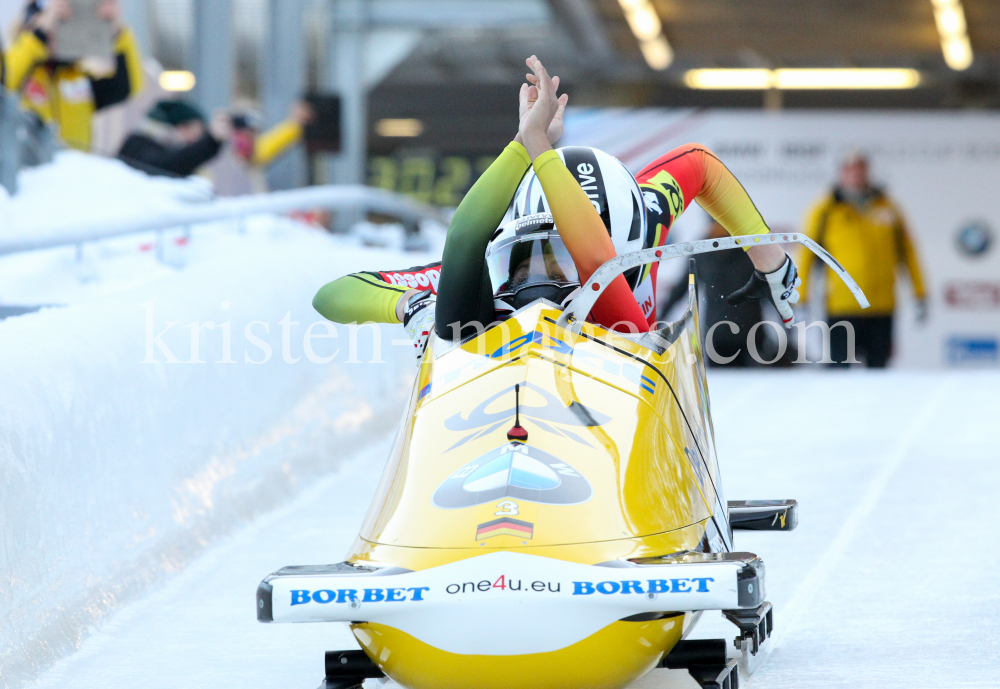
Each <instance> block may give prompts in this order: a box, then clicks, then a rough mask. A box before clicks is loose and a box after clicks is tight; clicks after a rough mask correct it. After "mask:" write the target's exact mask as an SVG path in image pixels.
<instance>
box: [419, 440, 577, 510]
mask: <svg viewBox="0 0 1000 689" xmlns="http://www.w3.org/2000/svg"><path fill="white" fill-rule="evenodd" d="M593 494H594V490H593V488H591V486H590V482H589V481H587V479H586V478H584V477H583V476H581V475H580V473H579V472H578V471H577V470H576V469H574V468H573V467H571V466H570V465H569V464H566V463H565V462H563V461H562V460H561V459H559V458H558V457H553V456H552V455H550V454H549V453H547V452H543V451H541V450H539V449H538V448H535V447H531V446H529V445H523V444H521V443H510V444H509V445H504V446H503V447H499V448H497V449H495V450H493V451H491V452H487V453H486V454H485V455H483V456H481V457H477V458H476V459H474V460H472V461H471V462H469V463H468V464H466V465H465V466H463V467H462V468H461V469H459V470H458V471H456V472H455V473H454V474H452V475H451V476H449V477H448V478H447V479H445V480H444V482H443V483H442V484H441V485H440V486H439V487H438V489H437V490H436V491H434V498H433V500H434V506H435V507H440V508H442V509H446V510H451V509H458V508H460V507H472V506H473V505H482V504H484V503H488V502H496V501H497V500H500V499H502V498H514V499H515V500H527V501H528V502H538V503H542V504H546V505H578V504H580V503H582V502H587V501H588V500H590V498H591V496H593Z"/></svg>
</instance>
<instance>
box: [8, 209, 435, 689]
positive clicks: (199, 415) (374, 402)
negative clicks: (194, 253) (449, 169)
mask: <svg viewBox="0 0 1000 689" xmlns="http://www.w3.org/2000/svg"><path fill="white" fill-rule="evenodd" d="M258 224H259V223H258ZM265 225H266V227H265V229H264V230H262V231H260V232H257V233H254V232H251V233H250V235H249V236H246V237H239V238H238V241H234V240H236V239H237V238H236V237H235V236H234V238H233V240H231V241H228V242H227V243H226V247H227V248H226V250H225V251H221V250H220V251H219V252H218V253H219V255H218V256H217V257H215V258H213V259H212V260H204V261H200V262H195V263H196V264H195V265H189V266H188V267H187V268H185V269H183V270H179V271H177V272H176V273H175V274H174V275H173V276H170V277H166V278H161V279H158V280H156V281H154V282H150V283H148V284H145V285H141V286H138V287H135V288H130V289H128V290H126V291H124V292H122V293H121V294H119V295H117V296H111V297H105V298H98V299H92V300H89V301H83V302H82V303H76V304H74V305H71V306H68V307H63V308H50V309H45V310H42V311H40V312H38V313H35V314H31V315H26V316H21V317H17V318H11V319H7V320H6V321H2V322H0V686H4V687H19V686H24V685H25V684H26V683H28V682H30V681H31V679H32V678H33V677H34V676H36V675H37V673H38V672H39V671H40V670H41V669H44V668H45V667H46V666H48V665H50V664H51V663H52V662H53V661H54V660H56V659H57V658H58V657H60V656H62V655H64V654H66V653H67V652H70V651H72V650H74V649H75V648H76V647H77V646H78V644H79V643H80V641H81V639H82V638H83V637H84V636H85V635H86V634H87V632H88V630H89V629H91V628H92V627H93V626H94V624H95V623H96V622H98V621H99V620H100V619H101V618H103V617H104V616H106V615H108V614H109V613H110V612H112V611H114V610H115V609H116V608H118V607H120V606H121V605H122V604H124V603H125V602H127V601H128V600H130V599H132V598H134V597H135V596H137V595H138V594H140V593H141V592H143V591H144V590H145V589H146V588H147V587H148V586H150V585H151V584H153V583H155V582H156V581H157V580H160V579H162V578H163V577H165V576H168V575H169V574H170V573H172V572H176V571H178V570H180V569H181V568H183V567H184V566H185V564H186V563H188V562H189V561H190V560H192V559H193V558H194V557H196V556H197V555H198V554H199V553H200V552H201V551H202V550H203V549H204V548H205V547H206V546H207V545H208V544H209V543H210V542H212V541H213V540H214V539H217V538H219V537H220V536H223V535H225V534H227V533H229V532H231V531H233V530H234V529H235V528H237V527H238V526H240V525H242V524H244V523H246V522H247V521H248V520H251V519H252V518H254V517H255V516H256V515H258V514H261V513H262V512H265V511H267V510H270V509H272V508H274V507H275V506H277V505H279V504H281V503H283V502H285V501H287V500H289V499H290V498H291V497H292V496H293V495H295V494H296V493H297V492H298V491H299V490H300V489H301V488H303V487H304V486H306V485H308V484H309V483H310V482H311V481H313V480H314V479H316V478H317V477H318V476H320V475H323V474H325V473H328V472H330V471H332V470H334V469H335V468H336V467H337V466H338V464H339V463H340V462H341V460H342V459H344V458H345V457H347V456H349V455H351V454H353V453H354V452H356V451H358V450H360V449H361V448H363V447H364V446H366V444H367V443H368V442H369V441H370V440H371V439H374V438H382V437H384V436H385V435H386V434H392V433H394V431H395V428H396V426H397V424H398V423H399V420H400V415H401V413H402V410H403V407H404V404H405V401H406V398H407V395H408V393H409V389H410V385H411V384H412V379H413V376H414V374H415V371H416V367H415V366H414V360H413V353H412V346H411V345H410V344H409V342H408V341H404V340H405V337H406V336H405V334H404V333H403V331H402V329H401V328H400V326H382V329H381V330H378V332H377V335H376V333H375V332H373V329H374V328H375V327H376V326H370V325H369V326H361V327H359V328H355V329H354V333H353V337H354V339H355V346H354V347H352V346H351V345H352V342H351V341H352V332H350V330H351V329H349V328H347V327H339V326H338V327H337V328H336V329H335V330H334V329H333V326H332V324H330V329H329V330H328V328H327V324H326V322H325V321H322V319H321V318H320V317H319V316H318V315H317V314H316V313H315V311H313V309H312V306H311V300H312V296H313V294H314V293H315V290H316V289H317V288H318V287H319V286H320V285H322V284H323V283H325V282H327V281H329V280H331V279H333V278H335V277H337V276H339V275H342V274H344V273H346V272H349V271H351V270H357V269H361V268H377V267H383V266H382V265H381V264H382V263H383V262H385V263H387V264H389V265H392V264H395V265H410V264H411V263H412V262H414V260H415V258H414V257H413V256H412V255H409V256H402V255H394V254H393V253H392V252H387V251H379V252H374V251H371V250H366V249H361V248H357V247H351V246H349V245H346V244H344V243H343V242H341V243H338V242H337V241H336V240H334V239H332V238H330V237H329V236H326V235H325V233H320V232H316V231H309V230H305V229H303V228H302V227H301V226H296V225H295V224H294V223H291V222H289V221H282V220H279V219H268V221H267V223H265ZM216 245H217V246H216V248H217V249H220V248H221V247H222V244H219V243H218V242H216ZM198 246H199V237H198V234H197V233H196V234H195V237H194V240H193V244H192V247H193V248H197V247H198ZM61 251H64V252H68V255H72V249H71V248H70V249H65V250H61ZM419 258H421V257H417V259H416V260H419ZM137 260H139V259H137ZM142 260H146V261H152V260H153V259H152V257H148V256H147V257H145V258H144V259H142ZM150 265H151V266H152V265H153V264H152V263H151V264H150ZM99 271H100V267H98V272H99ZM314 322H318V323H317V324H316V325H312V324H313V323H314ZM170 323H174V325H172V326H171V325H169V324H170ZM210 323H211V325H209V324H210ZM192 324H193V325H192ZM250 324H253V325H250ZM248 325H250V329H249V330H248V329H247V326H248ZM199 326H200V327H199ZM165 328H167V330H166V332H165V333H163V334H162V335H161V332H162V331H163V330H164V329H165ZM193 332H196V333H197V335H193V334H192V333H193ZM248 333H249V335H248ZM307 333H308V334H310V335H312V337H310V338H308V339H307V338H306V335H307ZM324 336H329V337H324ZM157 337H159V340H157V339H156V338H157ZM376 337H378V338H380V342H379V343H378V344H380V346H379V347H375V346H373V345H375V344H376ZM193 339H194V340H196V341H197V346H196V347H193V346H192V345H193ZM393 339H396V344H395V345H393V344H392V340H393ZM161 344H162V347H161ZM168 351H169V354H168ZM268 351H270V355H268ZM379 352H380V356H377V355H378V353H379ZM171 358H172V359H173V360H176V361H177V363H167V362H168V360H170V359H171ZM326 359H329V361H326ZM373 360H375V361H376V363H377V362H378V361H382V362H384V363H380V364H378V365H371V362H372V361H373ZM154 362H155V363H154ZM193 362H204V363H193ZM255 362H264V363H255ZM362 364H364V365H362ZM381 468H382V467H381V466H373V467H372V471H381ZM363 516H364V515H362V514H359V515H358V517H357V518H358V526H360V523H361V520H362V518H363ZM266 545H267V544H261V547H266ZM265 574H267V573H266V572H261V576H263V575H265ZM255 586H256V582H253V581H251V582H247V601H248V605H251V604H252V602H253V592H254V587H255ZM248 610H249V608H248ZM248 614H252V612H249V613H248Z"/></svg>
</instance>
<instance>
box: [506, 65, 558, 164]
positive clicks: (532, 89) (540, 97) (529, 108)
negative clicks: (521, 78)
mask: <svg viewBox="0 0 1000 689" xmlns="http://www.w3.org/2000/svg"><path fill="white" fill-rule="evenodd" d="M525 62H526V64H527V65H528V68H529V69H531V71H532V74H528V75H527V79H528V82H529V84H524V85H522V86H521V93H520V98H519V108H518V114H519V115H520V126H519V127H518V138H519V139H520V140H521V143H523V144H524V147H525V148H526V149H527V150H528V155H530V156H531V158H532V160H534V159H535V158H536V157H538V156H539V155H541V154H542V153H544V152H545V151H547V150H551V149H552V144H553V143H555V141H556V140H558V138H559V137H560V136H562V129H563V112H564V111H565V108H566V102H567V101H568V100H569V97H568V96H566V95H565V94H563V96H561V97H557V96H556V91H557V90H558V88H559V77H554V78H553V77H550V76H549V73H548V71H547V70H546V69H545V67H544V65H542V63H541V61H540V60H539V59H538V58H537V57H535V56H534V55H532V56H531V57H529V58H528V59H527V60H526V61H525Z"/></svg>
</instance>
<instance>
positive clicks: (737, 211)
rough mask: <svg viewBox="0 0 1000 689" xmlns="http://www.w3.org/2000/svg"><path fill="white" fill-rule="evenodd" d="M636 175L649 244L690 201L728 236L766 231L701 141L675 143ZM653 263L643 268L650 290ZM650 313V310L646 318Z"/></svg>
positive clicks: (661, 240)
mask: <svg viewBox="0 0 1000 689" xmlns="http://www.w3.org/2000/svg"><path fill="white" fill-rule="evenodd" d="M636 180H637V181H638V182H639V187H640V188H641V189H642V195H643V198H644V200H645V202H646V214H647V220H648V232H649V236H648V237H647V239H648V241H647V244H648V245H649V246H662V245H663V244H665V243H666V241H667V235H668V233H669V232H670V228H671V227H672V226H673V224H674V222H676V221H677V218H679V217H680V216H681V214H682V213H683V212H684V211H685V209H686V208H687V207H688V206H689V205H690V204H691V202H692V201H697V202H698V205H699V206H701V207H702V208H704V209H705V211H706V212H707V213H708V214H709V215H710V216H712V217H713V218H714V219H715V220H716V221H717V222H718V223H719V224H720V225H722V227H724V228H725V229H726V231H728V232H729V234H730V235H733V236H738V235H754V234H767V233H768V232H770V229H769V228H768V226H767V223H766V222H764V217H763V216H762V215H761V214H760V211H758V210H757V207H756V206H755V205H754V203H753V201H752V200H751V199H750V195H749V194H747V192H746V189H744V188H743V185H741V184H740V183H739V180H737V179H736V177H735V176H734V175H733V173H732V172H730V171H729V169H728V168H727V167H726V166H725V165H724V164H723V163H722V161H721V160H719V159H718V158H717V157H716V156H715V154H714V153H712V151H710V150H709V149H708V147H707V146H702V145H700V144H685V145H683V146H678V147H677V148H675V149H673V150H672V151H670V152H668V153H666V154H664V155H662V156H660V157H659V158H657V159H656V160H654V161H653V162H651V163H650V164H649V165H647V166H646V167H644V168H643V169H642V171H641V172H639V174H638V175H636ZM658 267H659V264H657V263H653V264H651V265H650V267H649V271H650V273H651V276H652V281H653V289H654V290H655V288H656V274H657V269H658ZM654 293H655V292H654ZM655 313H656V309H653V314H654V315H651V316H650V319H651V322H652V319H655Z"/></svg>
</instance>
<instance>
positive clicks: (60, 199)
mask: <svg viewBox="0 0 1000 689" xmlns="http://www.w3.org/2000/svg"><path fill="white" fill-rule="evenodd" d="M212 193H213V192H212V186H211V183H210V182H209V181H208V180H206V179H202V178H198V177H190V178H185V179H173V178H169V177H152V176H150V175H147V174H146V173H144V172H139V171H138V170H135V169H133V168H130V167H129V166H128V165H126V164H125V163H123V162H121V161H120V160H114V159H110V158H100V157H98V156H93V155H87V154H85V153H80V152H79V151H61V152H59V153H58V154H56V158H55V161H54V162H53V163H50V164H47V165H39V166H38V167H31V168H26V169H24V170H22V171H21V172H20V174H19V175H18V190H17V194H16V195H15V196H14V197H13V198H12V199H10V203H9V204H8V206H7V209H6V215H7V217H6V218H4V219H5V220H6V222H4V223H3V224H0V233H2V236H5V237H10V236H24V235H31V234H32V233H33V232H40V231H49V230H52V229H59V228H62V227H65V226H66V224H67V221H72V222H78V223H87V222H91V221H109V220H117V219H122V218H134V217H136V216H137V215H140V214H151V215H152V214H156V213H164V212H168V211H172V210H177V209H178V208H181V207H183V206H185V205H189V204H191V203H197V202H202V201H207V200H209V199H210V198H211V196H212ZM0 212H3V211H0Z"/></svg>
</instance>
